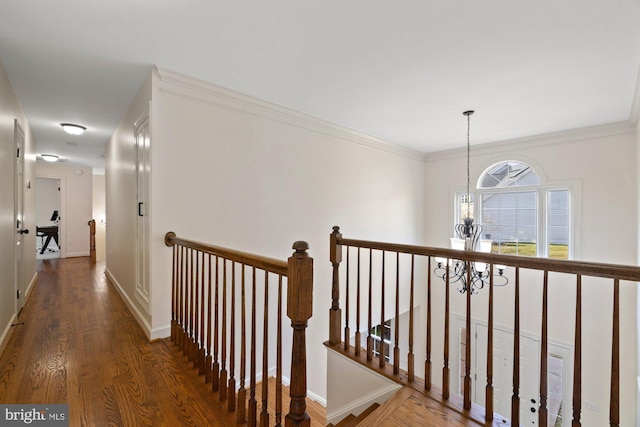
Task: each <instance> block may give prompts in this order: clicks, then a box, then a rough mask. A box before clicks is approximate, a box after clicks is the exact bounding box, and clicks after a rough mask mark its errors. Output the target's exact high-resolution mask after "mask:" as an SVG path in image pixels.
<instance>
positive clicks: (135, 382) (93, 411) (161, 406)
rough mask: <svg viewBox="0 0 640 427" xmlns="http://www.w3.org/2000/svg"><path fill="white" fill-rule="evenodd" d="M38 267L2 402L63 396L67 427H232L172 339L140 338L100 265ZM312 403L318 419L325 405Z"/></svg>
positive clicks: (4, 377) (11, 349)
mask: <svg viewBox="0 0 640 427" xmlns="http://www.w3.org/2000/svg"><path fill="white" fill-rule="evenodd" d="M38 270H39V273H38V274H39V278H38V282H37V284H36V286H35V288H34V289H33V290H32V292H31V295H30V297H29V300H28V301H27V304H26V306H25V308H24V309H23V310H22V312H21V313H20V316H19V319H18V323H22V324H20V325H18V326H15V328H16V329H15V330H14V332H13V335H12V336H11V338H10V340H9V343H8V345H7V348H6V349H5V351H4V353H3V354H2V355H1V356H0V403H44V404H55V403H68V404H69V408H70V409H69V418H70V425H71V426H225V425H235V414H228V413H227V412H226V404H225V405H223V404H222V403H221V402H220V400H219V399H218V398H217V395H214V394H213V393H211V392H210V391H209V390H210V389H209V386H208V385H205V384H204V377H203V376H198V375H197V371H196V370H195V369H193V368H191V366H190V364H187V363H186V357H183V356H182V355H181V354H178V352H177V350H176V347H175V346H173V344H172V343H171V342H170V341H168V340H160V341H157V342H153V343H149V342H148V341H147V339H146V338H145V336H144V334H143V333H142V331H141V330H140V328H139V327H138V325H137V323H136V322H135V320H134V319H133V317H132V316H131V314H130V313H129V311H128V310H127V308H126V306H125V305H124V303H123V301H122V300H121V299H120V297H119V295H118V294H117V292H116V291H115V289H113V287H112V285H111V284H110V283H109V282H108V280H107V279H106V277H105V275H104V265H103V264H97V265H92V264H91V263H90V262H89V258H68V259H53V260H42V261H38ZM287 393H288V392H287ZM285 394H286V393H285ZM311 406H313V404H311V405H310V409H309V413H310V414H311V416H312V418H315V419H314V420H313V421H314V426H323V425H324V423H325V420H324V419H325V418H326V412H323V411H324V408H323V407H322V406H320V405H317V404H316V405H315V406H314V407H313V409H311ZM319 418H321V419H319Z"/></svg>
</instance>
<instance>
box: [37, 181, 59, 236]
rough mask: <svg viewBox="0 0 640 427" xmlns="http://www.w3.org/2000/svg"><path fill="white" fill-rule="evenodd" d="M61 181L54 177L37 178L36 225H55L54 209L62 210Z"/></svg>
mask: <svg viewBox="0 0 640 427" xmlns="http://www.w3.org/2000/svg"><path fill="white" fill-rule="evenodd" d="M59 185H60V184H59V182H58V180H57V179H53V178H36V188H35V190H36V225H38V227H45V226H51V225H55V223H54V222H53V221H51V215H52V214H53V211H56V210H57V211H59V210H60V190H59V189H58V188H59ZM58 214H59V212H58Z"/></svg>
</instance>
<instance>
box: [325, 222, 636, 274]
mask: <svg viewBox="0 0 640 427" xmlns="http://www.w3.org/2000/svg"><path fill="white" fill-rule="evenodd" d="M338 234H339V233H338ZM339 236H340V237H336V245H338V246H351V247H356V248H358V247H359V248H365V249H376V250H380V251H387V252H400V253H406V254H414V255H423V256H431V257H436V256H437V257H442V258H451V259H457V260H460V261H482V262H486V263H487V264H496V265H507V266H509V267H523V268H526V269H529V270H540V271H545V270H546V271H549V272H555V273H567V274H579V275H582V276H592V277H606V278H613V277H616V278H618V279H620V280H629V281H632V282H640V267H638V266H630V265H622V264H607V263H598V262H586V261H573V260H562V259H552V258H536V257H525V256H515V255H503V254H493V253H486V252H475V251H466V250H457V249H448V248H436V247H430V246H416V245H405V244H400V243H384V242H372V241H369V240H357V239H345V238H343V237H341V236H342V235H341V234H339Z"/></svg>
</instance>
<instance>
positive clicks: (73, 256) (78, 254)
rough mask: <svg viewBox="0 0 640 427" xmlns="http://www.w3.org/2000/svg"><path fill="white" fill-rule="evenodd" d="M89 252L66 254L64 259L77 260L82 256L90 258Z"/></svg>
mask: <svg viewBox="0 0 640 427" xmlns="http://www.w3.org/2000/svg"><path fill="white" fill-rule="evenodd" d="M90 255H91V254H90V253H89V252H67V253H66V254H65V255H64V257H65V258H78V257H82V256H90Z"/></svg>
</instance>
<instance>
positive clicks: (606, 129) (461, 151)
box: [424, 121, 636, 162]
mask: <svg viewBox="0 0 640 427" xmlns="http://www.w3.org/2000/svg"><path fill="white" fill-rule="evenodd" d="M635 132H636V126H635V125H634V123H632V122H631V121H625V122H617V123H609V124H605V125H598V126H589V127H585V128H579V129H571V130H566V131H560V132H553V133H547V134H541V135H533V136H528V137H524V138H515V139H508V140H504V141H497V142H489V143H486V144H479V145H476V146H472V147H471V148H472V150H473V152H474V154H499V153H504V152H506V151H514V150H523V149H528V148H534V147H543V146H546V145H555V144H563V143H568V142H574V141H584V140H588V139H595V138H603V137H611V136H617V135H629V134H634V133H635ZM466 155H467V148H466V147H462V148H455V149H452V150H445V151H438V152H435V153H427V154H426V155H425V156H424V161H425V162H435V161H440V160H447V159H453V158H458V157H461V156H466Z"/></svg>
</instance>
